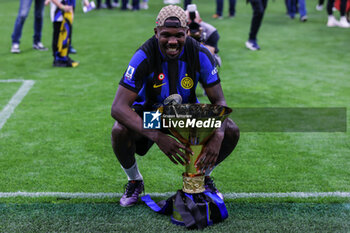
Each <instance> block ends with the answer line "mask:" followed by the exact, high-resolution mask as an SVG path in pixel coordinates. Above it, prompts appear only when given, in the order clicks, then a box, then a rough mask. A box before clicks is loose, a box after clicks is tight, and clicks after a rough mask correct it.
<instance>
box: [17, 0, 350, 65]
mask: <svg viewBox="0 0 350 233" xmlns="http://www.w3.org/2000/svg"><path fill="white" fill-rule="evenodd" d="M148 1H149V0H130V1H129V0H104V1H103V0H96V4H95V2H93V0H82V4H83V11H84V12H85V13H86V12H89V11H91V10H100V9H109V10H113V9H115V8H120V10H123V11H124V10H125V11H126V10H133V11H138V10H147V9H149V5H148ZM153 1H154V0H153ZM158 1H161V0H158ZM33 2H34V35H33V49H35V50H39V51H47V50H48V48H47V47H45V46H44V45H43V43H42V42H41V31H42V27H43V17H44V7H45V5H49V4H50V16H51V21H52V24H53V38H52V45H51V47H52V55H53V66H55V67H76V66H78V65H79V63H78V62H76V61H74V60H72V59H71V58H70V56H69V55H70V54H75V53H77V51H76V50H75V49H74V47H73V46H72V35H73V21H74V20H73V19H74V10H75V7H76V2H75V0H35V1H33V0H19V10H18V15H17V18H16V21H15V24H14V29H13V33H12V36H11V38H12V45H11V53H14V54H16V53H17V54H18V53H20V52H21V50H20V40H21V36H22V29H23V25H24V23H25V20H26V18H27V16H28V14H29V11H30V8H31V5H32V3H33ZM194 2H196V3H197V4H198V5H199V7H200V1H199V0H194ZM224 2H225V0H215V2H214V3H215V4H213V13H214V14H213V16H212V18H213V19H217V20H222V19H224V14H223V9H224ZM227 2H228V6H229V7H228V14H227V18H229V19H232V18H234V17H235V16H236V0H228V1H227ZM163 3H164V4H183V8H184V9H185V10H187V11H186V12H187V14H188V25H189V27H190V30H189V35H190V36H192V37H193V38H195V39H196V40H198V41H200V42H201V43H203V44H204V45H205V46H206V47H207V48H208V49H209V50H210V51H211V52H212V54H213V56H214V57H215V59H216V60H217V63H218V65H219V66H220V65H221V59H220V57H219V55H218V52H219V48H218V41H219V38H220V36H219V32H218V31H217V30H216V28H215V27H214V26H213V25H210V24H208V23H206V22H204V21H203V20H202V18H201V17H200V14H199V12H198V10H197V6H196V5H195V4H192V0H183V2H181V0H163ZM247 4H250V5H251V8H252V17H251V23H250V30H249V35H248V39H247V41H246V42H245V46H246V48H248V49H249V50H252V51H256V50H260V46H259V45H258V41H257V34H258V32H259V29H260V27H261V25H262V21H263V17H264V13H265V9H266V8H267V5H268V0H247ZM285 6H286V15H287V16H288V17H290V19H294V18H296V17H297V15H298V18H299V20H300V22H302V23H305V22H307V20H308V16H307V6H306V0H285ZM324 9H326V12H327V15H328V19H327V23H326V26H327V27H340V28H350V23H349V12H350V0H328V1H327V5H325V1H324V0H319V1H318V2H317V5H316V10H317V11H322V10H324ZM338 12H339V13H338ZM338 14H339V15H340V18H339V20H337V18H336V15H338Z"/></svg>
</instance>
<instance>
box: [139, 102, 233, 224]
mask: <svg viewBox="0 0 350 233" xmlns="http://www.w3.org/2000/svg"><path fill="white" fill-rule="evenodd" d="M159 111H160V112H161V113H162V123H163V128H168V129H169V131H170V132H171V133H172V135H173V136H174V137H176V138H177V139H178V140H179V141H180V142H181V143H182V144H184V145H185V146H186V147H189V148H190V149H191V150H192V151H193V154H189V153H187V152H186V154H187V155H188V156H189V157H190V161H189V163H187V164H186V166H185V172H184V173H183V174H182V177H183V187H182V190H178V191H177V194H175V195H174V196H172V197H171V198H169V199H168V200H167V201H161V202H159V203H158V207H159V208H152V206H153V207H154V206H155V205H154V204H155V203H154V202H153V201H150V200H151V199H150V198H149V197H143V198H142V200H143V201H145V202H146V204H147V205H148V206H150V207H151V208H152V209H153V210H155V211H156V212H159V213H163V214H172V216H171V220H172V223H174V224H177V225H185V226H186V227H187V228H198V229H203V228H204V227H206V226H208V225H212V224H213V223H216V222H220V221H222V220H224V219H225V218H227V216H228V215H227V210H226V206H225V204H224V202H223V200H221V198H220V197H218V196H217V195H216V193H210V192H208V191H206V190H205V187H204V178H205V177H204V173H203V171H201V170H198V169H197V168H196V167H195V163H196V162H197V160H198V159H199V158H200V154H201V151H202V149H203V146H204V145H205V143H206V142H207V141H208V139H209V138H210V137H211V136H212V134H213V133H214V131H215V130H216V129H217V128H220V127H221V123H222V122H223V121H224V120H225V119H226V118H227V117H228V116H229V114H230V113H231V112H232V109H230V108H228V107H225V106H220V105H212V104H174V105H165V106H162V107H160V108H159ZM218 146H220V145H218Z"/></svg>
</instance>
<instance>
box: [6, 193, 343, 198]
mask: <svg viewBox="0 0 350 233" xmlns="http://www.w3.org/2000/svg"><path fill="white" fill-rule="evenodd" d="M175 193H176V192H175V191H174V192H166V193H148V194H149V195H150V196H151V197H170V196H172V195H174V194H175ZM122 195H123V194H122V193H64V192H21V191H18V192H0V198H8V197H57V198H92V199H96V198H117V197H121V196H122ZM224 197H225V199H239V198H284V197H292V198H309V197H350V192H314V193H311V192H310V193H307V192H290V193H224Z"/></svg>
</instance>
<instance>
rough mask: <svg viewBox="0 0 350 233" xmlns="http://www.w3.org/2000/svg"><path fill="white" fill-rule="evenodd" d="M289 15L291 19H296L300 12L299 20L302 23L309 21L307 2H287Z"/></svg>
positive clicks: (294, 0)
mask: <svg viewBox="0 0 350 233" xmlns="http://www.w3.org/2000/svg"><path fill="white" fill-rule="evenodd" d="M286 7H287V13H288V15H289V17H290V18H291V19H294V18H295V15H296V14H297V12H298V11H299V15H300V17H299V19H300V21H301V22H306V21H307V15H306V14H307V11H306V4H305V0H286Z"/></svg>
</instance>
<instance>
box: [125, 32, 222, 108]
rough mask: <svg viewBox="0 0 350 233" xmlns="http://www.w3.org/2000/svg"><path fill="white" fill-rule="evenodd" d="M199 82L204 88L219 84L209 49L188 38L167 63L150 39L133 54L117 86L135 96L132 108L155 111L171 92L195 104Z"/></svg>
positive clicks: (152, 39)
mask: <svg viewBox="0 0 350 233" xmlns="http://www.w3.org/2000/svg"><path fill="white" fill-rule="evenodd" d="M169 66H171V67H172V68H171V69H170V70H169V69H168V67H169ZM169 72H173V74H170V73H169ZM169 74H170V75H169ZM174 74H176V75H174ZM170 77H175V78H176V79H177V80H170ZM198 82H200V83H201V84H202V85H203V87H211V86H214V85H216V84H218V83H219V82H220V79H219V75H218V72H217V68H216V63H215V60H214V59H213V57H212V55H211V53H210V52H209V50H208V49H207V48H205V47H204V46H203V45H201V44H200V43H198V42H197V41H196V40H194V39H192V38H191V37H189V36H188V37H187V39H186V42H185V46H184V49H183V51H182V52H181V54H180V55H179V57H178V58H177V59H173V60H170V59H167V58H166V57H165V56H164V55H163V54H162V53H161V51H160V49H159V45H158V40H157V39H156V38H155V36H153V37H152V38H150V39H149V40H148V41H146V42H145V43H144V44H143V45H142V46H141V47H140V48H139V49H138V50H137V51H136V53H135V54H134V56H133V57H132V59H131V61H130V63H129V65H128V68H127V69H126V71H125V73H124V75H123V77H122V79H121V80H120V82H119V84H120V85H121V86H123V87H125V88H127V89H129V90H131V91H133V92H136V93H138V98H137V99H136V101H135V103H134V105H142V106H144V107H145V108H146V109H155V108H156V107H158V106H159V104H161V103H163V101H164V99H165V98H166V97H168V96H169V95H170V94H174V93H178V94H180V95H181V96H182V99H183V103H198V102H199V101H198V99H197V97H196V92H195V89H196V87H197V84H198Z"/></svg>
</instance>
